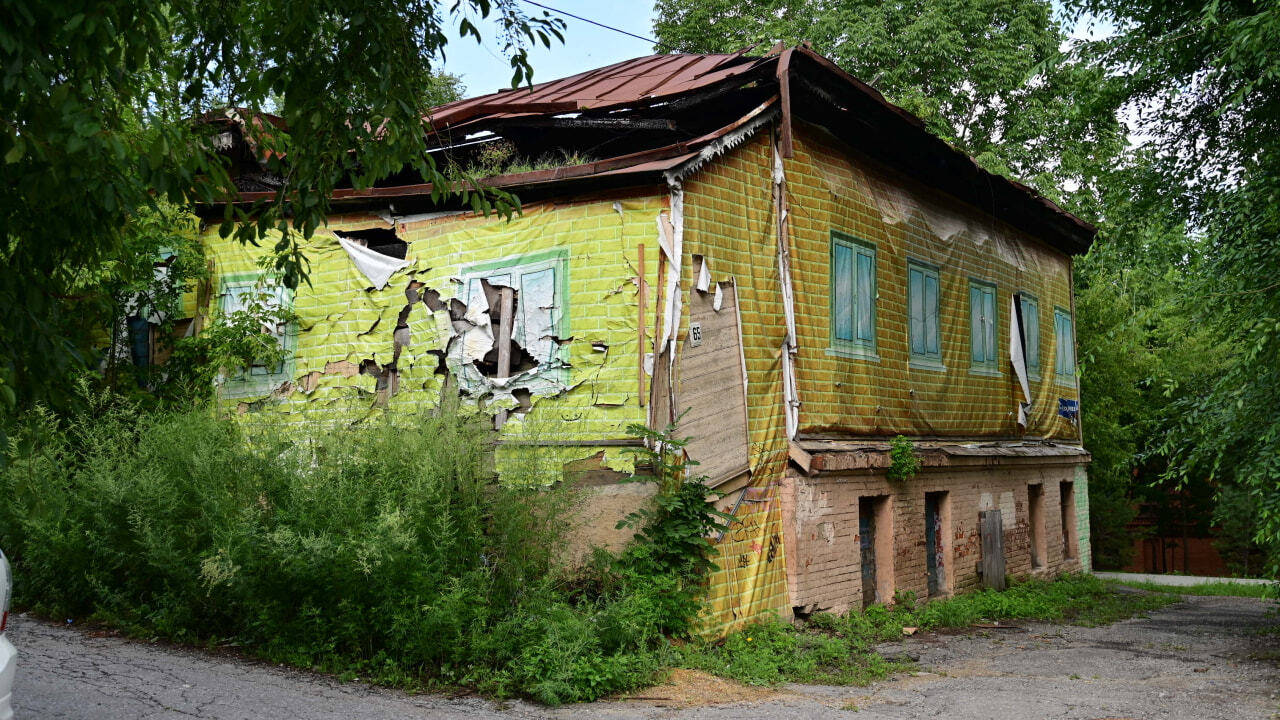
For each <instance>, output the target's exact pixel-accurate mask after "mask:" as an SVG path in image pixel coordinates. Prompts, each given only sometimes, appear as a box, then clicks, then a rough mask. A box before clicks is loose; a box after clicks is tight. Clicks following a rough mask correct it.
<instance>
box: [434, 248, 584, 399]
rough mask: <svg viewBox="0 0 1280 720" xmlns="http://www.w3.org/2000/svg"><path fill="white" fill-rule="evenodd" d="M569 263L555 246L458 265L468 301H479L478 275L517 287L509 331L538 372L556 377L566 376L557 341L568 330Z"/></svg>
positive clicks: (541, 374)
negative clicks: (472, 263) (535, 364)
mask: <svg viewBox="0 0 1280 720" xmlns="http://www.w3.org/2000/svg"><path fill="white" fill-rule="evenodd" d="M568 265H569V254H568V252H567V251H565V250H561V249H555V250H545V251H541V252H534V253H528V254H525V255H516V256H512V257H506V258H501V259H498V260H491V261H488V262H481V263H476V264H474V265H468V266H465V267H463V268H460V275H461V279H462V281H463V285H464V287H465V293H466V302H467V304H468V305H471V304H472V303H475V302H482V301H483V298H484V289H483V286H482V285H481V283H480V281H481V280H487V281H488V282H489V283H491V284H493V285H501V286H506V287H510V288H513V289H514V290H515V291H516V308H515V317H514V318H513V320H514V322H513V324H512V329H511V337H512V339H513V340H514V341H515V342H516V343H517V344H518V345H519V346H520V347H521V348H523V349H524V351H525V352H526V353H528V355H529V357H531V358H532V359H533V360H534V361H536V362H537V364H538V369H537V372H536V374H537V375H539V376H545V377H547V379H556V380H560V381H561V382H564V381H567V380H568V367H567V364H566V362H562V361H566V360H567V359H566V358H565V357H564V354H565V352H566V350H565V349H564V348H562V347H561V345H560V343H559V342H557V338H561V337H568V336H569V334H570V331H569V312H568V300H569V272H568ZM459 350H460V349H459ZM473 379H474V378H473ZM462 381H463V383H464V384H467V381H468V378H467V377H464V378H463V379H462Z"/></svg>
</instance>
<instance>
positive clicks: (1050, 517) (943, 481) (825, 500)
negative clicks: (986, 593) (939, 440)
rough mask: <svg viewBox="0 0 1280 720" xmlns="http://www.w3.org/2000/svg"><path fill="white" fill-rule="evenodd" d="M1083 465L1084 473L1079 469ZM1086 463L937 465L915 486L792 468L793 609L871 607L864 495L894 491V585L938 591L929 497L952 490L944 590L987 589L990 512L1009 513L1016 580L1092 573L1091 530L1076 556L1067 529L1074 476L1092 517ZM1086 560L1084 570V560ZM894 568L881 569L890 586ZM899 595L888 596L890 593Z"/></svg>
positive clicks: (787, 511)
mask: <svg viewBox="0 0 1280 720" xmlns="http://www.w3.org/2000/svg"><path fill="white" fill-rule="evenodd" d="M1077 469H1078V470H1079V471H1080V472H1077ZM1083 470H1084V467H1083V466H1082V465H1079V464H1074V463H1071V464H1065V463H1061V462H1057V463H1054V464H1045V463H1027V462H1023V463H1020V464H1018V465H1013V464H1009V465H1002V466H977V467H954V466H952V467H942V468H928V469H926V470H925V471H923V472H921V474H920V475H917V476H916V477H915V478H913V479H911V480H908V481H905V482H889V481H888V480H887V479H885V477H884V474H883V470H866V471H856V472H853V473H842V474H831V475H826V474H824V475H821V476H818V477H806V476H804V475H803V474H802V473H801V472H800V471H798V470H797V469H796V468H794V467H792V468H790V469H789V470H788V472H787V475H786V477H785V479H784V481H783V486H782V502H783V506H782V512H783V518H784V525H785V527H786V547H787V555H788V567H787V570H788V573H787V574H788V589H789V592H790V596H791V601H790V604H791V606H792V607H793V608H797V609H801V610H802V611H803V612H813V611H817V610H824V611H832V612H844V611H846V610H849V609H850V608H854V609H857V608H861V607H862V570H861V547H860V545H861V538H860V536H859V534H858V533H859V530H858V500H859V498H862V497H868V496H871V497H874V496H885V495H887V496H889V498H890V503H891V512H892V518H893V519H892V528H893V538H892V543H893V546H892V551H893V552H892V558H893V568H892V578H893V585H892V587H893V589H894V590H895V591H904V592H912V593H915V596H916V598H917V599H918V600H924V599H927V598H928V597H929V592H928V578H927V569H926V567H927V566H926V558H925V542H926V541H925V493H931V492H940V491H941V492H946V493H948V502H949V507H950V513H949V514H950V521H951V527H950V528H949V529H944V536H945V541H944V542H945V545H944V547H945V549H946V553H947V561H948V562H947V563H944V565H946V564H949V568H947V577H948V582H947V585H949V590H944V591H943V592H942V593H940V596H948V595H951V594H953V593H963V592H969V591H972V590H976V589H978V588H979V587H981V580H980V577H979V568H980V566H981V541H980V538H979V536H978V517H979V513H980V512H981V511H982V510H987V509H1001V510H1002V511H1003V512H1002V515H1003V518H1002V519H1003V521H1004V554H1005V562H1006V570H1007V574H1008V575H1009V576H1010V577H1018V578H1023V577H1029V576H1033V575H1034V576H1035V577H1045V578H1049V577H1056V576H1058V575H1060V574H1062V573H1065V572H1071V571H1080V570H1082V569H1084V570H1087V569H1088V561H1087V555H1084V553H1083V552H1082V550H1085V549H1087V547H1088V538H1087V536H1084V537H1081V536H1080V535H1079V534H1077V538H1076V545H1077V547H1076V548H1075V551H1074V552H1073V553H1071V556H1070V557H1068V556H1067V553H1066V552H1064V550H1065V544H1064V538H1063V530H1062V513H1061V511H1060V508H1061V504H1060V503H1061V498H1060V492H1059V491H1060V487H1061V486H1060V485H1059V483H1061V482H1073V483H1074V485H1073V487H1074V488H1075V501H1076V511H1077V513H1082V512H1083V513H1087V508H1088V500H1087V492H1086V490H1085V483H1087V479H1086V476H1085V474H1084V472H1083ZM1037 483H1039V484H1042V485H1043V488H1044V501H1043V502H1044V513H1043V516H1044V537H1045V547H1046V551H1047V552H1046V556H1047V557H1046V558H1045V562H1044V567H1042V568H1037V569H1034V570H1033V569H1032V566H1031V530H1030V523H1029V519H1030V518H1029V512H1028V490H1027V488H1028V485H1031V484H1037ZM1082 556H1083V557H1085V558H1086V559H1085V563H1084V565H1083V566H1082V564H1081V558H1082ZM885 570H886V569H885V568H884V567H883V566H880V567H878V569H877V574H878V575H879V576H880V580H881V583H882V586H883V580H884V573H885ZM889 597H891V594H890V595H889V596H888V597H886V598H885V599H889Z"/></svg>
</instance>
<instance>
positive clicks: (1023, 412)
mask: <svg viewBox="0 0 1280 720" xmlns="http://www.w3.org/2000/svg"><path fill="white" fill-rule="evenodd" d="M1009 302H1010V306H1009V317H1010V318H1011V321H1010V322H1009V360H1010V361H1012V362H1013V372H1014V374H1015V375H1017V376H1018V384H1019V385H1021V386H1022V397H1023V402H1020V403H1018V424H1019V425H1021V426H1022V427H1026V426H1027V411H1028V410H1030V409H1031V386H1030V385H1029V384H1028V383H1027V361H1026V356H1025V355H1024V354H1023V350H1022V318H1021V316H1020V315H1018V296H1017V295H1014V296H1013V297H1012V298H1010V301H1009Z"/></svg>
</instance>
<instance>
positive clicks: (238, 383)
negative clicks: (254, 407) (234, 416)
mask: <svg viewBox="0 0 1280 720" xmlns="http://www.w3.org/2000/svg"><path fill="white" fill-rule="evenodd" d="M254 296H257V300H258V301H259V302H260V303H261V305H263V306H265V307H266V308H267V309H269V310H275V309H284V310H292V309H293V291H292V290H290V289H289V288H287V287H285V286H284V285H282V284H281V283H280V282H279V280H278V279H277V278H273V277H271V276H268V275H263V274H262V273H239V274H232V275H225V276H223V277H222V281H221V283H220V292H219V299H218V311H219V313H221V314H222V315H223V316H226V315H230V314H231V313H234V312H237V311H240V310H245V309H246V308H247V307H248V306H249V305H250V303H251V301H253V300H254ZM265 329H266V330H267V331H268V332H270V333H271V335H272V336H274V337H275V338H276V341H277V342H278V343H280V345H281V346H282V347H284V349H285V351H286V353H287V359H286V360H285V361H284V362H282V363H279V364H277V365H274V366H271V367H268V366H267V365H266V364H265V363H254V364H253V365H250V366H249V369H248V370H247V371H245V372H241V373H238V374H236V375H232V376H229V377H226V378H223V381H222V389H221V393H222V396H223V397H227V398H241V397H253V396H259V395H266V394H267V393H270V392H272V391H273V390H275V389H276V388H277V387H279V386H280V384H281V383H283V382H285V381H287V380H291V379H293V369H294V352H295V351H296V350H297V346H298V328H297V326H296V324H295V323H292V322H273V323H272V324H271V325H269V326H266V327H265Z"/></svg>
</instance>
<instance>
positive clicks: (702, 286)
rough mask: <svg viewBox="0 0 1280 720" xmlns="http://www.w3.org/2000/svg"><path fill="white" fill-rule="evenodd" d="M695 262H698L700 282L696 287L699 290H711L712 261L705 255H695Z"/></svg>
mask: <svg viewBox="0 0 1280 720" xmlns="http://www.w3.org/2000/svg"><path fill="white" fill-rule="evenodd" d="M693 260H694V262H696V263H698V282H697V285H696V287H697V288H698V292H701V293H704V292H708V291H710V290H711V263H710V262H708V261H707V258H706V256H704V255H694V256H693Z"/></svg>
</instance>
